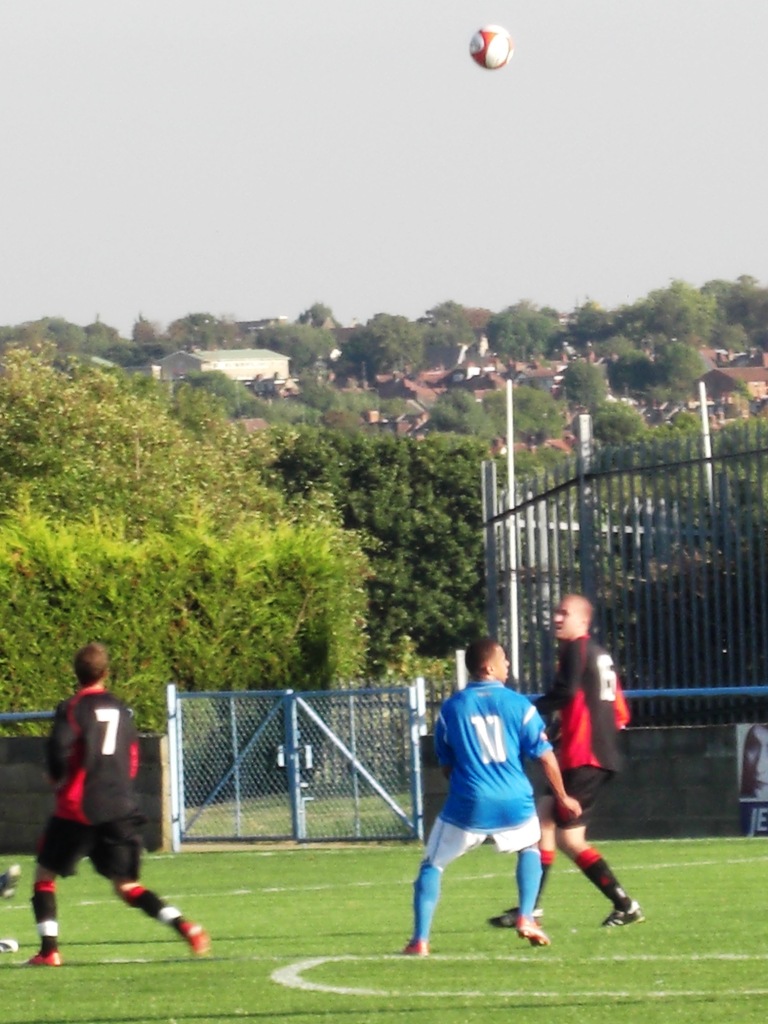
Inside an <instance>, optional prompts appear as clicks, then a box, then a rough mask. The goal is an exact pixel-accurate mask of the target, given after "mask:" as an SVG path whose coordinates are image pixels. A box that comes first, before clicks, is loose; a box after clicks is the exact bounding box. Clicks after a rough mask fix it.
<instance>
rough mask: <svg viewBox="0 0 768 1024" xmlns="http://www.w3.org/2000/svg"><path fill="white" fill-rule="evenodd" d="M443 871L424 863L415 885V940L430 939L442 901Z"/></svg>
mask: <svg viewBox="0 0 768 1024" xmlns="http://www.w3.org/2000/svg"><path fill="white" fill-rule="evenodd" d="M441 880H442V871H440V870H439V869H438V868H436V867H433V866H432V865H431V864H428V863H427V862H426V861H423V862H422V865H421V868H420V870H419V874H418V876H417V878H416V881H415V882H414V883H413V918H414V922H415V923H414V930H413V938H414V939H425V940H426V939H428V938H429V932H430V929H431V928H432V918H433V916H434V913H435V907H436V906H437V901H438V900H439V899H440V883H441Z"/></svg>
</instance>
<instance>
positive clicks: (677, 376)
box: [654, 341, 704, 401]
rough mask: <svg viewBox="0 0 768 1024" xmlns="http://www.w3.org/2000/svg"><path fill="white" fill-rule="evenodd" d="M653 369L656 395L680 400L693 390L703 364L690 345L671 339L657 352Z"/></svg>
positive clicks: (701, 372)
mask: <svg viewBox="0 0 768 1024" xmlns="http://www.w3.org/2000/svg"><path fill="white" fill-rule="evenodd" d="M655 371H656V372H655V382H654V393H655V395H656V397H657V398H667V399H672V400H673V401H681V400H683V399H685V398H689V397H690V396H691V395H692V394H693V393H694V392H695V390H696V382H697V381H698V380H699V378H700V377H701V375H702V374H703V373H704V364H703V363H702V360H701V356H700V355H699V353H698V352H696V351H695V349H692V348H691V347H690V345H686V344H685V343H684V342H682V341H673V342H671V343H670V344H669V345H666V346H665V347H664V348H663V349H662V351H661V352H660V353H658V354H657V356H656V360H655Z"/></svg>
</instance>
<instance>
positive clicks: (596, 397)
mask: <svg viewBox="0 0 768 1024" xmlns="http://www.w3.org/2000/svg"><path fill="white" fill-rule="evenodd" d="M563 390H564V392H565V397H566V399H567V400H568V404H569V405H572V406H573V405H576V406H582V407H583V408H585V409H589V410H590V411H591V410H593V409H595V408H596V407H597V406H598V405H600V404H601V402H603V401H604V400H605V395H606V391H607V389H606V384H605V377H604V376H603V372H602V370H601V369H600V368H599V367H597V366H595V365H594V364H593V363H587V362H584V360H579V362H576V363H569V365H568V367H567V369H566V371H565V373H564V374H563Z"/></svg>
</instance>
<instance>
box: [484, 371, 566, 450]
mask: <svg viewBox="0 0 768 1024" xmlns="http://www.w3.org/2000/svg"><path fill="white" fill-rule="evenodd" d="M483 408H484V409H485V411H486V413H487V414H488V415H489V416H490V417H491V418H492V421H493V425H494V428H495V429H494V434H495V435H501V436H504V437H506V433H507V396H506V392H504V391H495V392H494V393H493V394H492V395H488V396H487V397H486V398H485V400H484V401H483ZM513 413H514V425H515V440H516V441H526V442H533V443H534V444H541V442H542V441H546V440H547V439H548V438H551V437H560V436H561V434H562V432H563V427H564V425H565V415H564V413H565V410H564V408H563V403H562V402H559V401H558V400H557V399H556V398H553V397H552V395H551V394H550V393H549V392H548V391H542V390H541V388H537V387H532V386H528V385H524V386H522V387H516V388H515V389H514V394H513Z"/></svg>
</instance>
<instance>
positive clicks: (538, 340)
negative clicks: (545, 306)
mask: <svg viewBox="0 0 768 1024" xmlns="http://www.w3.org/2000/svg"><path fill="white" fill-rule="evenodd" d="M486 332H487V335H488V343H489V345H490V346H491V348H492V349H493V351H494V352H496V353H497V354H498V355H499V356H503V357H504V358H506V359H513V360H516V361H520V362H523V361H529V360H531V359H534V358H535V357H536V356H540V355H543V354H544V353H549V352H552V351H553V350H554V349H556V348H557V347H558V345H559V343H560V340H561V338H562V328H561V327H560V323H559V321H558V319H557V317H556V316H555V315H552V313H551V312H550V313H545V312H543V311H542V310H539V309H537V308H536V306H534V305H532V304H531V303H530V302H519V303H518V304H517V305H516V306H510V307H509V308H508V309H506V310H505V311H504V312H503V313H498V314H496V315H495V316H492V317H491V318H490V320H489V321H488V326H487V329H486Z"/></svg>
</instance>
